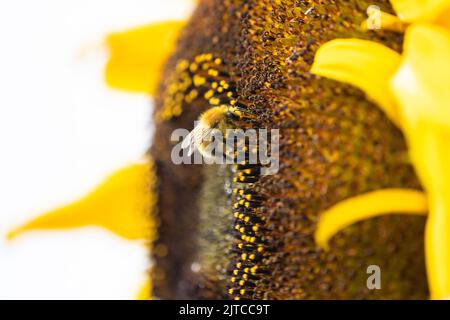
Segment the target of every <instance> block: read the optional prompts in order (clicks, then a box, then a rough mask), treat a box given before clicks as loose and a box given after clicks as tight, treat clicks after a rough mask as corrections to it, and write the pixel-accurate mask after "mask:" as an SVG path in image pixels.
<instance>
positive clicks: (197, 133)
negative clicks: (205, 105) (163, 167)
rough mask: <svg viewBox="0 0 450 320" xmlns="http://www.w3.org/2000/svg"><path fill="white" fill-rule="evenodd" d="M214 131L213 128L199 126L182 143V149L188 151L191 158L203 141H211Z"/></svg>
mask: <svg viewBox="0 0 450 320" xmlns="http://www.w3.org/2000/svg"><path fill="white" fill-rule="evenodd" d="M212 130H213V129H212V128H209V127H206V126H204V125H201V124H198V125H197V126H195V128H194V129H193V130H192V131H191V132H189V134H188V135H187V136H186V137H185V138H184V140H183V142H182V143H181V148H183V149H187V150H188V156H191V155H192V153H194V150H195V149H198V148H199V147H200V145H201V144H202V142H203V141H205V140H209V139H210V136H211V133H212Z"/></svg>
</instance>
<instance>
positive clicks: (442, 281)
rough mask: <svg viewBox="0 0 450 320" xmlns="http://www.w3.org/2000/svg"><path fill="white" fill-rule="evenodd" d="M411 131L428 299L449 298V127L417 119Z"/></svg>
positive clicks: (409, 137) (409, 142)
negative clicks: (422, 199)
mask: <svg viewBox="0 0 450 320" xmlns="http://www.w3.org/2000/svg"><path fill="white" fill-rule="evenodd" d="M411 132H413V133H411ZM411 132H409V134H408V135H407V138H408V144H409V147H410V154H411V159H412V161H413V164H414V167H415V169H416V172H417V173H418V175H419V177H420V180H421V182H422V184H423V186H424V188H425V190H426V191H427V194H428V199H429V200H428V202H429V207H430V211H429V216H428V219H427V226H426V230H425V256H426V265H427V275H428V284H429V287H430V294H431V298H432V299H450V148H449V147H448V146H449V141H450V129H449V128H448V127H445V126H440V125H436V124H434V123H430V122H427V121H421V122H419V123H416V124H415V126H414V127H413V129H412V130H411Z"/></svg>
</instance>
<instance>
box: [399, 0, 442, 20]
mask: <svg viewBox="0 0 450 320" xmlns="http://www.w3.org/2000/svg"><path fill="white" fill-rule="evenodd" d="M391 3H392V6H393V7H394V10H395V12H397V14H398V16H399V18H400V19H402V20H403V21H406V22H425V21H432V20H434V19H436V18H437V17H439V16H441V15H442V13H443V12H444V11H446V10H448V9H449V8H450V1H449V0H391Z"/></svg>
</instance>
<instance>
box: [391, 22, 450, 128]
mask: <svg viewBox="0 0 450 320" xmlns="http://www.w3.org/2000/svg"><path fill="white" fill-rule="evenodd" d="M449 84H450V31H447V30H446V29H444V28H441V27H436V26H431V25H414V26H411V27H410V28H409V29H408V32H407V33H406V37H405V53H404V59H403V62H402V64H401V67H400V69H399V71H398V72H397V74H396V75H395V77H394V78H393V80H392V90H393V94H394V95H395V97H396V98H397V101H398V103H399V105H400V107H401V111H402V116H403V117H404V118H405V120H406V121H407V122H409V123H410V124H411V125H413V124H414V123H415V122H417V121H422V120H425V119H426V120H427V121H431V122H433V123H439V124H441V125H444V126H449V127H450V107H449V106H450V87H449Z"/></svg>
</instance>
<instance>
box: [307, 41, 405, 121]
mask: <svg viewBox="0 0 450 320" xmlns="http://www.w3.org/2000/svg"><path fill="white" fill-rule="evenodd" d="M399 65H400V55H399V54H398V53H397V52H395V51H393V50H391V49H389V48H387V47H385V46H383V45H381V44H378V43H375V42H371V41H366V40H358V39H337V40H332V41H330V42H328V43H326V44H324V45H323V46H322V47H321V48H320V49H319V50H318V51H317V54H316V58H315V61H314V64H313V66H312V68H311V72H312V73H314V74H317V75H320V76H323V77H327V78H331V79H334V80H337V81H342V82H347V83H350V84H352V85H354V86H356V87H358V88H360V89H362V90H363V91H365V92H366V94H367V95H368V97H369V98H371V99H373V100H374V101H375V102H377V103H378V105H379V106H380V107H381V108H382V109H383V111H384V112H385V113H386V114H387V116H388V117H389V118H390V119H391V120H392V121H393V122H394V123H395V124H396V125H398V126H400V119H399V118H398V113H397V109H396V105H395V101H394V98H393V96H392V94H391V92H390V90H389V80H390V79H391V77H392V75H393V74H394V73H395V71H396V70H397V68H398V66H399Z"/></svg>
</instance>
